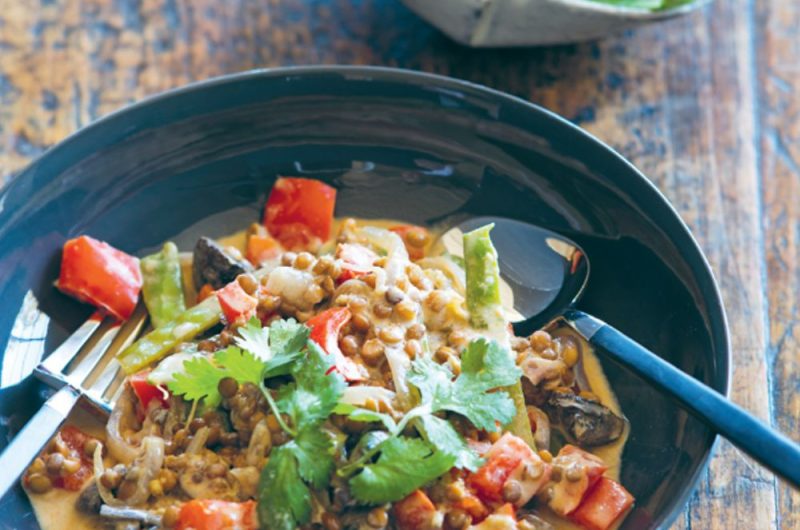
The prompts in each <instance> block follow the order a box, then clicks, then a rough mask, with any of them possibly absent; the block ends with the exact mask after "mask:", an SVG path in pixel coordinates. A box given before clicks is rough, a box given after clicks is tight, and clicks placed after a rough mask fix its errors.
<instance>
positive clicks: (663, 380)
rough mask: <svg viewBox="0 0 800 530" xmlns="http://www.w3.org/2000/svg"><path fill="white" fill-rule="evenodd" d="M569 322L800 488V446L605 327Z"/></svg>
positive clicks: (574, 317) (580, 318) (572, 318)
mask: <svg viewBox="0 0 800 530" xmlns="http://www.w3.org/2000/svg"><path fill="white" fill-rule="evenodd" d="M564 317H565V319H566V320H567V322H568V323H569V324H570V325H571V326H572V327H573V328H574V329H575V330H577V331H578V332H579V333H580V334H581V335H583V337H584V338H585V339H586V340H587V341H589V343H590V344H592V345H595V346H599V347H600V348H602V350H603V351H601V354H603V355H605V356H606V357H608V358H610V359H612V360H614V361H616V362H618V363H619V364H621V365H622V366H624V367H626V368H628V369H630V370H631V371H633V372H634V373H636V374H637V375H639V376H640V377H642V378H643V379H644V380H646V381H647V382H649V383H650V384H652V385H653V386H655V387H656V388H658V389H659V390H661V391H662V392H664V393H665V394H668V395H670V396H672V397H673V398H675V399H676V400H678V401H679V402H680V403H681V405H682V406H683V408H684V409H685V410H687V411H688V412H690V413H692V414H694V415H695V416H697V417H698V418H699V419H700V420H702V421H703V422H705V423H706V424H707V425H708V426H709V427H711V428H712V429H714V430H715V431H716V432H717V433H719V434H720V435H722V436H724V437H725V438H727V439H728V440H729V441H730V442H731V443H733V444H734V445H735V446H736V447H738V448H739V449H741V450H742V451H744V452H745V453H747V454H748V455H750V456H751V457H753V458H754V459H755V460H757V461H758V462H759V463H761V464H762V465H763V466H764V467H766V468H767V469H769V470H771V471H772V472H773V473H775V474H776V475H778V476H780V477H782V478H783V479H785V480H786V481H787V482H789V483H790V484H792V485H793V486H794V487H795V488H800V445H798V444H796V443H794V442H793V441H792V440H790V439H789V438H787V437H786V436H784V435H783V434H781V433H779V432H778V431H775V430H773V429H771V428H770V427H768V426H767V425H766V424H765V423H763V422H762V421H761V420H759V419H757V418H755V417H754V416H753V415H751V414H750V413H749V412H747V411H745V410H744V409H742V408H741V407H739V406H738V405H736V404H735V403H733V402H731V401H728V399H727V398H725V396H723V395H722V394H720V393H718V392H716V391H715V390H712V389H711V388H709V387H707V386H706V385H704V384H703V383H700V382H699V381H698V380H696V379H695V378H693V377H691V376H690V375H687V374H685V373H684V372H682V371H680V370H679V369H677V368H675V367H674V366H672V365H671V364H669V363H668V362H666V361H664V360H663V359H661V358H660V357H658V356H657V355H656V354H654V353H653V352H651V351H650V350H648V349H646V348H644V347H643V346H641V345H640V344H637V343H636V342H634V341H633V340H631V339H630V338H628V337H627V336H625V335H624V334H623V333H621V332H620V331H617V330H616V329H614V328H613V327H611V326H609V325H608V324H606V323H605V322H603V321H601V320H599V319H596V318H594V317H592V316H590V315H587V314H586V313H582V312H580V311H574V310H573V311H569V312H567V313H566V314H565V315H564Z"/></svg>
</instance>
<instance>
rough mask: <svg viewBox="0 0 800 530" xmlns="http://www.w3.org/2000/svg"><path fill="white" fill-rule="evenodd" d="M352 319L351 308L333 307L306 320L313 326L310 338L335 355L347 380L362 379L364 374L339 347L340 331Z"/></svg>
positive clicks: (309, 325) (337, 369) (338, 365)
mask: <svg viewBox="0 0 800 530" xmlns="http://www.w3.org/2000/svg"><path fill="white" fill-rule="evenodd" d="M349 321H350V310H349V309H347V308H346V307H333V308H331V309H328V310H326V311H323V312H322V313H320V314H318V315H316V316H314V317H312V318H310V319H309V320H308V321H306V326H308V327H309V328H311V333H310V334H309V338H310V339H311V340H313V341H314V342H316V343H317V344H319V346H320V347H321V348H322V349H323V350H325V353H327V354H328V355H333V358H334V363H335V365H336V371H337V372H339V373H340V374H342V377H344V378H345V380H347V381H362V380H364V379H365V377H364V374H363V373H362V372H361V370H359V367H358V365H357V364H356V363H355V362H353V360H352V359H350V358H348V357H345V356H344V354H343V353H342V350H341V349H340V348H339V332H340V331H341V329H342V328H343V327H344V325H345V324H347V323H348V322H349Z"/></svg>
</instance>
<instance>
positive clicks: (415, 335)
mask: <svg viewBox="0 0 800 530" xmlns="http://www.w3.org/2000/svg"><path fill="white" fill-rule="evenodd" d="M424 336H425V326H423V325H422V324H420V323H419V322H417V323H415V324H411V325H410V326H408V328H407V329H406V337H407V338H409V339H421V338H422V337H424Z"/></svg>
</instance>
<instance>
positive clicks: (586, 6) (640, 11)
mask: <svg viewBox="0 0 800 530" xmlns="http://www.w3.org/2000/svg"><path fill="white" fill-rule="evenodd" d="M547 1H548V2H550V3H553V4H561V5H564V6H567V7H573V8H576V9H580V10H582V11H593V12H596V13H602V14H606V15H617V16H624V17H625V18H633V19H639V20H658V19H661V18H668V17H672V16H676V15H681V14H684V13H688V12H689V11H694V10H695V9H699V8H700V7H702V6H704V5H707V4H709V3H711V1H712V0H692V1H690V2H689V3H686V4H683V5H679V6H677V7H673V8H670V9H664V10H661V11H651V10H649V9H644V8H641V7H628V6H620V5H614V4H606V3H604V2H602V1H599V0H547Z"/></svg>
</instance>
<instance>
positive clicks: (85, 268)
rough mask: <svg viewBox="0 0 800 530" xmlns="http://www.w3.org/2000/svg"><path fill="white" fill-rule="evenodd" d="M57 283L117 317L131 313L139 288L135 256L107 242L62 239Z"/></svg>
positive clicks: (139, 280) (82, 299) (140, 276)
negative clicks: (62, 247)
mask: <svg viewBox="0 0 800 530" xmlns="http://www.w3.org/2000/svg"><path fill="white" fill-rule="evenodd" d="M56 285H57V287H58V288H59V289H60V290H61V291H63V292H64V293H66V294H69V295H71V296H74V297H75V298H77V299H78V300H81V301H83V302H87V303H90V304H92V305H95V306H97V307H99V308H101V309H103V310H105V311H106V312H108V313H109V314H111V315H113V316H114V317H116V318H118V319H120V320H126V319H128V318H130V316H131V315H132V314H133V310H134V309H135V308H136V303H137V301H138V300H139V292H140V291H141V289H142V273H141V271H140V270H139V260H138V259H136V258H134V257H133V256H129V255H128V254H125V253H124V252H122V251H121V250H117V249H115V248H114V247H112V246H111V245H109V244H108V243H104V242H103V241H98V240H97V239H93V238H91V237H89V236H80V237H78V238H75V239H70V240H69V241H67V242H66V243H64V251H63V254H62V256H61V272H60V274H59V277H58V282H57V283H56Z"/></svg>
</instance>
